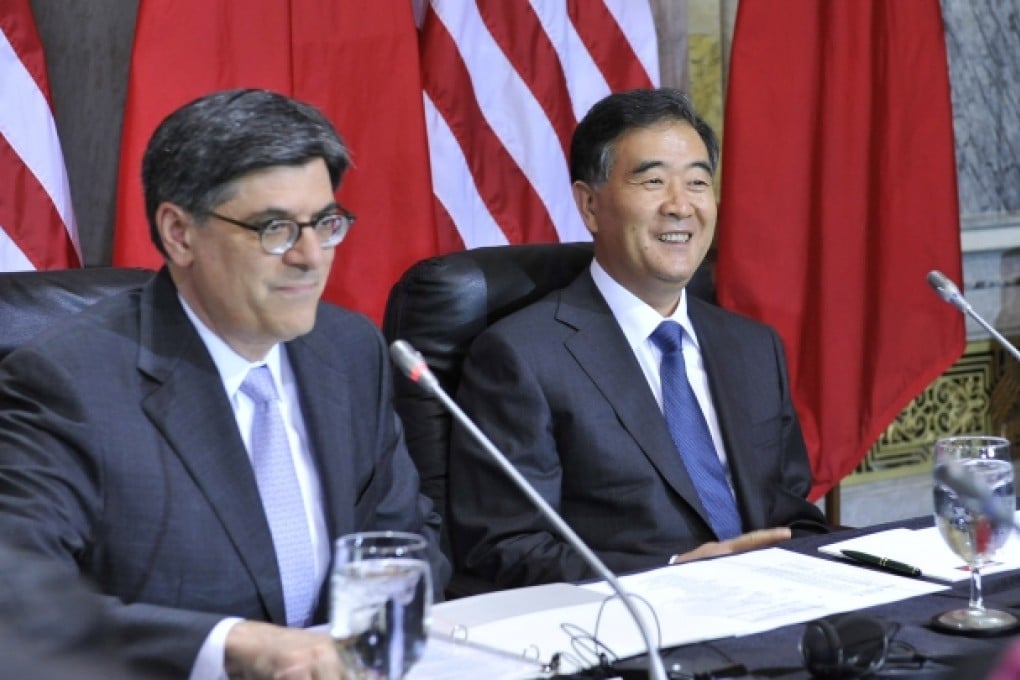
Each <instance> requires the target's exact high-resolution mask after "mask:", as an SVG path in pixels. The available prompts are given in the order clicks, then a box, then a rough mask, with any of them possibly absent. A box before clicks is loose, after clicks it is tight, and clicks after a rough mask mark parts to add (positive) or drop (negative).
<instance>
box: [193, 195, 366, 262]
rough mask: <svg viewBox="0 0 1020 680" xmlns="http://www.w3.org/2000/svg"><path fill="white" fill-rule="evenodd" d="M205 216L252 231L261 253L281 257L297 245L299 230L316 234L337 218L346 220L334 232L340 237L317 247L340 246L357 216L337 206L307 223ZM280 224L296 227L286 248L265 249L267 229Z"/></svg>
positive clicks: (214, 212)
mask: <svg viewBox="0 0 1020 680" xmlns="http://www.w3.org/2000/svg"><path fill="white" fill-rule="evenodd" d="M205 214H206V215H208V216H209V217H215V218H216V219H218V220H223V221H224V222H226V223H227V224H233V225H234V226H235V227H241V228H242V229H247V230H248V231H254V232H255V233H256V234H258V235H259V245H260V246H261V247H262V250H263V252H265V253H267V254H268V255H283V254H284V253H286V252H287V251H288V250H290V249H291V248H293V247H294V246H295V245H297V242H298V241H300V240H301V230H302V229H304V228H305V227H311V228H312V231H315V232H316V233H317V229H316V227H318V226H319V225H320V224H321V223H322V222H323V221H324V220H328V219H333V218H338V217H339V218H341V219H343V220H346V222H345V223H342V225H341V226H340V228H338V229H337V231H336V232H335V233H336V234H339V235H340V236H339V238H337V239H336V240H335V241H333V242H332V243H328V242H327V243H322V242H320V243H319V245H320V246H321V247H322V249H323V250H329V249H330V248H335V247H336V246H338V245H340V243H341V242H342V241H343V240H344V239H345V238H347V234H348V232H350V230H351V226H352V225H353V224H354V222H355V221H356V220H357V219H358V218H357V216H356V215H355V214H354V213H352V212H350V211H349V210H347V209H346V208H342V207H339V206H338V207H337V212H332V213H330V214H328V215H323V216H322V217H319V218H318V219H315V220H309V221H307V222H298V221H297V220H295V219H289V218H286V217H274V218H272V219H269V220H266V221H265V222H263V223H261V224H249V223H248V222H242V221H241V220H235V219H234V218H232V217H227V216H226V215H221V214H219V213H218V212H216V211H214V210H206V211H205ZM280 223H284V224H294V225H297V229H295V230H292V231H291V236H290V238H288V239H287V241H286V244H287V247H286V248H283V249H282V250H273V249H270V248H267V247H266V243H265V240H264V236H265V233H266V231H268V230H269V228H270V227H271V226H273V225H274V224H280ZM316 238H318V237H316Z"/></svg>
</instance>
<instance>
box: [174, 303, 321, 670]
mask: <svg viewBox="0 0 1020 680" xmlns="http://www.w3.org/2000/svg"><path fill="white" fill-rule="evenodd" d="M178 299H179V300H180V301H181V306H183V307H184V312H185V313H186V314H187V315H188V318H189V319H190V320H191V323H192V324H193V325H194V326H195V330H196V331H198V335H199V337H200V338H202V342H203V343H204V344H205V347H206V349H207V350H208V351H209V355H210V356H211V357H212V360H213V363H214V364H216V370H217V371H218V372H219V374H220V380H222V381H223V388H224V390H225V391H226V393H227V396H228V397H229V399H230V404H231V406H232V407H233V409H234V418H235V419H236V420H237V428H238V430H239V431H240V433H241V439H242V441H243V442H244V447H245V450H246V451H247V452H248V459H249V461H250V460H251V426H252V420H253V418H254V415H255V405H254V403H253V402H252V400H251V398H249V397H248V396H247V395H245V394H243V393H242V392H241V383H243V382H244V379H245V378H246V377H247V376H248V371H250V370H251V369H252V368H254V367H256V366H261V365H263V364H264V365H266V366H267V367H268V368H269V372H270V373H271V374H272V376H273V381H274V382H275V383H276V391H277V394H279V395H280V401H279V405H280V411H281V414H282V415H283V422H284V427H285V428H286V430H287V441H288V443H289V444H290V451H291V455H292V456H293V457H294V471H295V473H296V474H297V479H298V485H299V486H300V487H301V498H302V500H303V501H304V507H305V518H306V520H307V523H308V527H309V528H310V531H311V534H312V535H311V539H312V550H313V551H314V553H315V578H316V581H317V583H318V584H319V586H320V587H321V586H322V583H323V580H324V579H325V577H326V570H327V569H328V568H329V558H330V550H331V546H330V545H329V539H328V533H327V531H326V518H325V515H324V514H323V502H322V486H321V484H320V483H319V474H318V470H317V468H316V467H315V461H314V460H313V459H312V452H311V447H310V446H309V443H308V433H307V432H306V431H305V421H304V418H303V417H302V414H301V403H300V400H299V399H298V390H297V381H296V380H295V378H294V372H293V370H292V369H291V366H290V361H289V360H288V359H287V352H286V351H285V350H284V348H283V347H282V346H281V345H279V344H277V345H274V346H273V348H272V349H271V350H269V353H268V354H266V356H265V358H264V359H263V360H262V361H257V362H254V363H253V362H250V361H248V360H247V359H245V358H244V357H242V356H241V355H240V354H238V353H237V352H235V351H234V350H233V349H231V348H230V346H229V345H227V343H226V342H224V341H223V339H222V338H220V337H219V336H218V335H216V334H215V333H213V332H212V330H210V329H209V327H208V326H206V325H205V324H204V323H202V320H201V319H199V318H198V315H196V314H195V312H194V311H193V310H192V309H191V308H190V307H189V306H188V303H187V302H185V301H184V298H182V297H181V296H180V295H178ZM240 621H241V619H239V618H236V617H230V618H225V619H223V620H222V621H220V622H219V623H218V624H216V626H215V627H214V628H213V629H212V630H211V631H210V632H209V635H208V636H207V637H206V639H205V642H203V643H202V648H201V649H200V650H199V653H198V656H197V657H196V658H195V663H194V665H193V666H192V668H191V674H190V676H189V678H190V680H211V679H213V678H216V679H219V678H226V671H225V670H224V650H225V645H226V640H227V634H228V633H229V632H230V629H231V628H233V627H234V626H235V625H236V624H237V623H239V622H240Z"/></svg>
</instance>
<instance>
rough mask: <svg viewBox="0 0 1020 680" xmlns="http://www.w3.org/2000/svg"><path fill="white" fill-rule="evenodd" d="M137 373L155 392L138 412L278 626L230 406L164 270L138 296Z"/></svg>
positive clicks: (271, 563) (269, 561)
mask: <svg viewBox="0 0 1020 680" xmlns="http://www.w3.org/2000/svg"><path fill="white" fill-rule="evenodd" d="M140 344H141V352H140V355H139V360H138V369H139V370H140V371H141V372H143V373H145V374H146V375H148V376H149V377H150V378H151V379H152V380H154V381H155V383H156V387H155V388H154V389H153V390H152V391H151V392H150V393H149V395H148V396H147V397H145V398H144V399H143V401H142V408H143V409H144V410H145V412H146V414H147V415H148V417H149V418H150V420H151V421H152V423H153V424H154V425H155V427H156V428H157V429H158V430H159V431H160V433H161V434H162V435H163V437H164V438H165V439H166V441H167V443H168V444H169V446H170V448H171V449H172V450H173V452H174V453H175V454H176V455H177V456H178V457H179V458H180V459H181V461H182V463H183V464H184V466H185V467H186V468H187V469H188V471H189V472H190V474H191V477H192V479H193V480H194V482H195V485H196V486H197V487H198V489H199V491H200V492H201V493H202V494H203V495H204V496H205V499H206V501H207V502H208V503H209V504H210V505H211V506H212V507H213V510H214V512H215V513H216V516H217V517H218V518H219V520H220V522H221V523H222V524H223V528H224V529H225V531H226V533H227V535H228V536H229V537H230V540H231V542H232V543H233V545H234V547H235V548H236V550H237V553H238V556H239V557H240V559H241V562H242V563H243V564H244V565H245V567H246V569H247V570H248V572H249V573H250V574H251V578H252V580H253V581H254V583H255V585H256V587H257V588H258V591H259V594H260V596H261V598H262V601H263V605H264V606H265V608H266V611H267V612H268V614H269V618H270V620H271V621H273V622H274V623H279V624H282V625H286V616H285V613H284V603H283V591H282V585H281V582H280V575H279V571H278V569H277V566H276V556H275V552H274V550H273V541H272V536H271V534H270V532H269V526H268V524H267V522H266V521H265V518H264V516H263V513H261V512H253V508H261V507H262V505H261V503H262V502H261V499H260V497H259V493H258V487H257V486H256V484H255V475H254V473H253V472H252V469H251V463H250V461H249V460H248V455H247V453H246V452H245V449H244V443H243V442H242V440H241V437H240V434H239V433H238V431H237V425H236V421H235V420H234V418H233V409H232V408H231V406H230V402H229V401H228V399H227V395H226V393H225V392H224V390H223V383H222V382H221V381H220V377H219V373H218V372H217V370H216V367H215V365H214V364H213V362H212V359H211V358H210V357H209V354H208V352H207V351H206V349H205V346H204V345H203V343H202V340H201V338H200V337H199V336H198V333H197V332H196V331H195V329H194V327H193V326H192V325H191V322H190V321H189V320H188V318H187V316H186V315H185V314H184V310H183V309H182V308H181V306H180V303H179V301H178V299H177V291H176V289H175V288H174V286H173V283H172V282H171V281H170V277H169V275H168V274H167V272H166V270H165V269H164V270H163V271H162V272H160V274H159V275H158V276H156V277H154V279H153V281H152V282H151V283H150V284H148V286H146V288H145V289H144V290H143V292H142V298H141V311H140Z"/></svg>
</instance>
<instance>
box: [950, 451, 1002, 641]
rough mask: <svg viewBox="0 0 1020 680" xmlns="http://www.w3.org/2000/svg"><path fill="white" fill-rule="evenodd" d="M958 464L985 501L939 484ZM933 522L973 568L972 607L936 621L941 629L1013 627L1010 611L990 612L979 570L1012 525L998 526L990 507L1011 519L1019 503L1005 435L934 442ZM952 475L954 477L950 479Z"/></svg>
mask: <svg viewBox="0 0 1020 680" xmlns="http://www.w3.org/2000/svg"><path fill="white" fill-rule="evenodd" d="M945 466H955V467H956V470H955V472H956V473H958V475H966V476H967V477H969V478H970V479H971V480H973V482H974V484H976V485H977V486H978V488H980V489H984V490H987V493H988V495H987V499H988V500H987V501H986V500H981V499H966V498H961V497H960V496H959V495H957V493H956V492H955V491H953V490H952V489H951V488H949V487H948V486H947V485H945V484H944V483H943V482H942V481H941V480H942V479H944V478H945V475H943V474H940V473H939V469H940V468H943V467H945ZM934 469H935V486H934V501H935V524H936V525H937V526H938V528H939V532H940V533H941V534H942V538H943V539H944V540H945V542H946V543H947V544H948V545H949V547H950V549H951V550H952V551H953V552H954V553H956V554H957V555H959V556H960V557H962V558H963V560H964V561H965V562H966V563H967V565H968V567H969V568H970V603H969V604H968V605H967V607H966V608H965V609H955V610H952V611H948V612H946V613H944V614H940V615H938V616H937V617H935V620H934V623H935V624H936V625H938V626H939V627H941V628H945V629H948V630H953V631H956V632H961V633H986V634H991V633H995V632H999V631H1002V630H1005V629H1007V628H1013V627H1015V626H1016V625H1017V622H1018V621H1017V618H1016V617H1015V616H1013V615H1012V614H1010V613H1008V612H1003V611H998V610H995V609H988V608H987V607H985V604H984V600H983V599H982V596H981V567H982V566H984V565H985V564H987V563H988V562H990V561H991V559H992V556H993V555H994V554H995V552H996V551H997V550H998V549H999V548H1001V547H1002V544H1003V543H1005V542H1006V539H1007V538H1009V535H1010V532H1012V530H1013V527H1012V523H1010V524H1006V523H1004V522H997V521H995V519H994V518H993V517H991V516H989V514H988V512H987V508H988V506H989V504H995V505H999V506H1000V510H1002V513H1001V514H1006V515H1008V516H1009V517H1012V516H1013V511H1014V509H1015V507H1016V500H1015V494H1014V487H1013V463H1012V461H1011V459H1010V453H1009V440H1007V439H1003V438H1002V437H989V436H981V435H974V436H960V437H945V438H943V439H939V440H938V441H937V442H936V443H935V461H934ZM950 477H951V476H950Z"/></svg>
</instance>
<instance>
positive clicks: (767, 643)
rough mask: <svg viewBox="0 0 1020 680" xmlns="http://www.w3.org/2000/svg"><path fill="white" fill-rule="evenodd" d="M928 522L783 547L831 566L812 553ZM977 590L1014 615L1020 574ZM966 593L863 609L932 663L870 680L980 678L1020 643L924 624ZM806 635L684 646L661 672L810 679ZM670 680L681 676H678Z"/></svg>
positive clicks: (630, 673) (961, 587)
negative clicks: (737, 668) (736, 670)
mask: <svg viewBox="0 0 1020 680" xmlns="http://www.w3.org/2000/svg"><path fill="white" fill-rule="evenodd" d="M932 523H933V520H932V518H931V517H930V516H929V517H921V518H916V519H912V520H907V521H903V522H894V523H890V524H885V525H880V526H874V527H867V528H862V529H848V530H843V531H839V532H835V533H832V534H827V535H821V536H809V537H803V538H798V539H795V540H793V541H790V542H789V543H787V544H785V545H784V548H786V549H789V550H794V551H796V552H800V553H803V554H809V555H812V556H815V557H820V558H823V559H832V558H829V557H827V556H825V555H824V554H822V553H820V552H818V550H817V548H818V547H819V546H821V545H825V544H826V543H830V542H835V541H840V540H844V539H846V538H850V537H853V536H856V535H863V534H867V533H871V532H874V531H881V530H885V529H891V528H894V527H897V526H903V527H907V528H911V529H920V528H924V527H929V526H932ZM861 568H863V569H866V568H868V567H864V566H862V567H861ZM983 583H984V595H985V601H986V602H987V603H989V604H994V605H995V606H996V607H998V608H1000V609H1006V610H1009V611H1011V612H1013V613H1014V614H1018V615H1020V570H1018V571H1012V572H1006V573H1001V574H995V575H991V576H986V577H984V579H983ZM969 588H970V586H969V582H968V581H961V582H959V583H956V584H953V586H952V588H951V589H950V590H947V591H943V592H940V593H935V594H933V595H926V596H923V597H917V598H912V599H909V600H903V601H900V602H894V603H891V604H885V605H880V606H877V607H871V608H868V609H864V610H861V613H864V614H868V615H872V616H876V617H879V618H881V619H882V620H884V621H886V622H891V623H896V624H899V630H898V631H897V633H896V635H895V638H894V639H895V640H897V641H899V642H903V643H907V644H909V645H910V646H912V647H913V649H914V650H916V651H917V652H918V653H919V654H921V655H923V656H924V657H927V658H928V659H934V660H936V661H937V662H933V661H929V662H927V663H925V664H924V665H923V666H922V667H920V668H918V667H917V665H916V664H915V665H914V666H913V667H912V668H909V669H907V668H890V669H888V670H887V671H885V672H880V673H879V674H878V675H876V676H873V677H878V678H882V677H898V678H954V679H956V678H958V679H959V680H973V679H976V678H982V677H984V676H985V674H986V672H987V670H988V669H989V668H990V667H991V666H992V665H994V662H995V660H996V659H997V658H998V657H999V656H1000V655H1001V654H1002V652H1003V650H1004V649H1005V648H1006V647H1008V646H1009V645H1010V644H1011V643H1012V642H1013V641H1014V639H1017V640H1020V637H1018V638H1015V637H1014V636H1000V637H989V638H975V637H965V636H960V635H952V634H947V633H942V632H938V631H936V630H934V629H933V628H931V627H930V626H929V625H928V624H929V621H930V620H931V618H932V617H933V616H935V615H936V614H938V613H941V612H943V611H945V610H947V609H952V608H954V607H958V606H960V605H961V603H964V604H965V603H966V601H967V600H968V598H969V594H970V593H969ZM804 629H805V624H797V625H792V626H784V627H782V628H778V629H775V630H772V631H768V632H766V633H759V634H756V635H751V636H746V637H738V638H727V639H723V640H717V641H713V642H704V643H698V644H692V645H684V646H681V647H677V648H675V649H669V650H663V661H664V663H665V666H666V669H667V671H669V670H670V669H671V668H672V667H673V666H674V665H679V666H680V667H681V668H682V669H683V670H684V671H685V672H691V673H693V672H706V671H709V670H712V669H719V668H722V667H725V666H728V665H731V664H742V665H743V666H744V668H746V671H747V672H746V673H743V674H736V675H730V676H725V675H714V676H713V675H703V676H695V677H705V678H709V677H740V678H789V679H793V678H810V677H811V675H810V673H808V671H807V670H806V669H805V668H804V665H803V661H802V659H801V656H800V653H799V650H798V644H799V642H800V639H801V637H802V635H803V633H804ZM1018 644H1020V642H1018ZM639 668H640V669H643V668H644V660H643V659H642V658H640V657H638V658H635V659H629V660H625V661H622V662H618V663H617V664H615V666H614V670H616V671H618V674H619V675H621V676H622V677H624V678H625V679H629V678H632V677H633V678H637V677H641V678H644V677H646V676H645V675H644V674H643V672H641V673H638V672H636V671H635V669H639ZM584 677H599V672H598V671H597V670H596V671H592V672H589V673H587V674H585V676H584ZM675 677H678V678H681V677H685V676H684V675H682V674H677V675H676V676H675Z"/></svg>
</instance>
